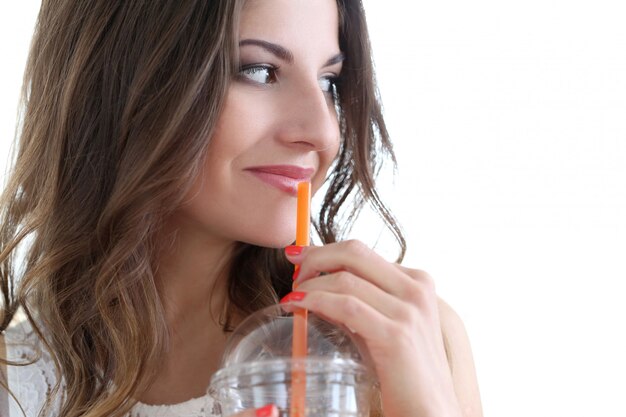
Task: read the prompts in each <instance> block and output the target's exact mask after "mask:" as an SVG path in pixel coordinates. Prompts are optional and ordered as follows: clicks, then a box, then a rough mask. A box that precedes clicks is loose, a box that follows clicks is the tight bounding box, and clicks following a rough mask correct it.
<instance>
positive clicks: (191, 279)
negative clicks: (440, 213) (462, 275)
mask: <svg viewBox="0 0 626 417" xmlns="http://www.w3.org/2000/svg"><path fill="white" fill-rule="evenodd" d="M367 39H368V38H367V31H366V27H365V19H364V16H363V12H362V8H361V5H360V2H358V1H356V0H340V1H338V2H335V1H334V0H319V1H314V2H313V1H309V0H248V1H245V2H243V1H236V0H232V1H207V0H203V1H192V0H189V1H183V2H180V1H173V0H171V1H167V0H161V1H155V0H150V1H139V0H138V1H133V2H125V1H110V0H107V1H91V2H89V4H86V3H84V2H76V1H69V0H56V1H44V4H43V6H42V9H41V12H40V15H39V20H38V25H37V29H36V34H35V38H34V42H33V45H32V50H31V54H30V58H29V63H28V68H27V73H26V88H25V95H24V97H25V115H24V125H23V130H22V132H21V138H20V144H19V154H18V156H17V160H16V163H15V167H14V171H13V173H12V177H11V180H10V183H9V185H8V187H7V189H6V190H5V193H4V196H3V200H2V215H3V218H2V229H1V236H2V237H1V239H2V253H1V257H0V261H1V262H2V270H1V271H2V289H3V294H4V307H3V310H2V329H3V330H4V332H5V340H6V345H7V351H8V352H7V354H6V356H7V357H8V359H12V360H13V361H12V362H9V364H8V367H7V368H8V385H9V389H10V390H11V392H12V393H13V394H14V395H15V396H16V397H17V398H16V399H18V400H19V401H20V403H21V406H22V407H24V409H25V411H27V414H28V413H30V414H36V413H37V412H38V411H39V409H40V408H41V407H42V406H45V407H44V408H45V410H44V414H43V415H59V416H64V417H69V416H72V417H73V416H90V417H91V416H93V417H95V416H123V415H133V416H136V415H139V416H149V415H170V416H172V415H173V416H175V415H202V414H203V413H208V410H200V409H197V408H198V407H196V406H197V404H199V402H198V398H200V397H202V396H203V395H204V394H205V392H206V387H207V385H208V382H209V379H210V376H211V375H212V374H213V373H214V372H215V371H216V369H217V367H218V364H219V359H220V356H221V354H222V352H223V349H224V342H225V339H226V337H227V334H228V330H230V329H232V327H233V326H235V325H236V324H237V323H238V322H239V321H240V320H241V319H242V318H244V317H245V316H246V315H247V314H249V313H251V312H253V311H255V310H257V309H259V308H261V307H263V306H267V305H270V304H273V303H276V302H278V300H279V299H281V298H282V299H283V301H282V302H283V303H285V304H289V305H293V306H300V307H304V308H307V309H309V310H311V311H313V312H317V313H320V314H323V315H324V316H326V317H328V318H329V319H331V320H333V321H335V322H337V323H341V324H344V325H346V326H348V327H349V328H351V329H354V331H355V332H356V333H357V334H358V335H359V337H361V338H362V340H363V341H364V343H365V346H366V347H367V349H368V350H369V354H370V356H371V357H372V361H373V364H374V367H375V371H376V374H377V377H378V379H379V381H380V399H381V400H382V401H381V402H382V413H383V414H384V415H385V416H386V417H407V416H416V417H417V416H479V415H481V411H480V400H479V397H478V390H477V387H476V380H475V375H474V370H473V364H472V359H471V353H470V350H469V345H468V342H467V338H466V336H465V333H464V330H463V326H462V324H461V322H460V320H459V318H458V317H457V316H456V315H455V314H454V312H453V311H452V310H451V309H450V308H449V307H448V306H447V305H446V304H445V303H443V302H442V301H441V300H439V299H438V298H437V296H436V293H435V291H434V286H433V282H432V280H431V278H430V277H429V276H428V275H427V274H425V273H424V272H422V271H418V270H412V269H408V268H405V267H402V266H400V265H398V264H392V263H388V262H386V261H384V260H383V259H382V258H380V257H379V256H378V255H376V254H375V253H373V252H372V251H371V250H370V249H369V248H367V247H366V246H365V245H364V244H362V243H360V242H357V241H344V242H339V240H340V238H341V236H342V234H344V233H345V232H347V229H348V228H349V224H351V222H352V221H353V219H354V217H355V216H356V214H357V213H358V211H359V209H360V208H361V207H362V206H363V205H364V204H365V203H369V204H371V205H372V206H373V207H374V208H375V209H376V210H377V211H378V212H379V213H380V214H381V217H382V218H383V220H384V221H385V222H386V224H387V225H388V227H389V228H390V229H391V230H392V232H393V233H394V234H395V235H396V237H397V239H398V241H399V243H400V246H401V248H402V250H401V256H400V259H401V257H402V254H403V253H404V239H403V238H402V235H401V233H400V231H399V229H398V227H397V226H396V224H395V223H394V221H393V218H392V217H391V215H390V214H389V212H388V211H387V209H386V208H385V206H384V205H383V204H382V203H381V202H380V200H379V198H378V195H377V193H376V191H375V189H374V173H375V172H377V170H378V167H379V162H380V161H379V160H378V159H377V157H378V155H379V154H387V155H389V156H390V157H391V159H392V160H393V153H392V149H391V145H390V143H389V141H388V135H387V132H386V129H385V125H384V122H383V119H382V116H381V113H380V106H379V104H378V102H377V99H376V91H375V84H374V80H373V73H372V66H371V62H370V61H371V57H370V52H369V44H368V40H367ZM303 179H309V180H310V181H311V183H312V188H313V191H314V192H315V191H317V190H319V189H320V188H321V187H322V185H323V183H324V182H325V181H327V182H328V188H327V192H326V196H325V197H324V201H323V204H322V206H321V210H320V213H319V214H318V217H317V221H316V223H315V225H316V230H317V232H318V235H319V238H320V240H321V241H322V243H323V244H324V245H323V246H317V247H308V248H298V247H294V246H289V244H290V243H291V242H292V241H293V237H294V236H295V230H294V229H295V218H294V217H295V198H294V195H293V187H294V183H295V182H296V181H299V180H303ZM349 200H354V201H355V204H354V206H353V208H352V209H346V208H345V205H346V204H345V203H346V202H347V201H349ZM345 210H348V211H345ZM340 215H343V219H344V220H339V219H340V217H339V216H340ZM346 218H347V219H348V221H346V220H345V219H346ZM285 246H287V247H286V249H283V248H284V247H285ZM19 253H25V263H24V265H25V266H24V268H23V270H20V269H18V268H17V263H16V262H17V261H18V260H20V259H21V258H18V254H19ZM294 264H298V265H300V273H299V276H298V277H296V278H297V279H298V282H299V288H298V292H294V293H290V288H291V286H292V276H291V275H292V274H291V272H292V271H293V265H294ZM321 272H325V274H322V275H320V273H321ZM20 274H23V277H22V278H21V280H20V282H19V283H18V282H17V281H16V277H18V276H21V275H20ZM18 307H21V308H22V309H23V310H24V312H25V314H26V316H27V317H28V320H26V321H25V322H21V323H18V324H12V325H11V326H9V322H10V321H11V320H12V318H13V316H14V314H15V312H16V310H17V309H18ZM31 329H32V330H31ZM24 339H26V340H25V342H26V343H30V344H31V345H33V344H34V345H35V346H40V347H41V354H40V355H39V356H41V357H40V358H39V359H38V360H36V361H35V362H34V363H32V364H29V365H24V366H21V367H19V366H17V365H16V364H14V363H13V362H19V359H21V362H22V363H23V362H24V357H26V358H30V356H37V355H36V352H35V353H34V354H31V353H32V351H33V350H32V349H31V350H28V348H25V347H23V346H17V344H19V343H20V342H24ZM444 340H446V341H447V343H445V344H444ZM35 351H36V349H35ZM22 353H23V354H24V355H21V354H22ZM32 359H37V358H36V357H35V358H32ZM55 365H56V367H58V368H55ZM31 377H32V379H31V380H30V381H31V382H32V383H31V384H24V383H23V382H24V381H25V379H26V378H31ZM16 381H17V382H16ZM57 382H58V384H57ZM55 387H56V388H58V389H55ZM10 403H11V404H10V406H11V407H12V408H11V410H12V412H13V411H15V410H17V406H16V405H15V401H13V400H11V401H10ZM44 403H45V404H44ZM194 407H196V408H194ZM379 411H380V410H379ZM46 413H48V414H46ZM255 414H256V415H257V416H268V415H274V416H277V411H276V409H275V407H272V406H271V405H269V406H268V407H266V408H262V409H259V410H248V411H245V412H243V413H242V415H243V416H248V415H250V416H252V415H255ZM11 416H13V414H11Z"/></svg>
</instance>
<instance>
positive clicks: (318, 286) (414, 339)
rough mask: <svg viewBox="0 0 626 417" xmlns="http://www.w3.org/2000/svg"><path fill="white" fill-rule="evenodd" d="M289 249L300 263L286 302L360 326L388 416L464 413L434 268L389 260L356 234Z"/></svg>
mask: <svg viewBox="0 0 626 417" xmlns="http://www.w3.org/2000/svg"><path fill="white" fill-rule="evenodd" d="M285 253H286V255H287V258H288V259H289V261H291V262H292V263H294V264H297V265H300V270H299V272H298V273H297V279H296V281H295V284H296V286H297V291H294V292H292V293H290V294H288V295H287V296H286V297H284V298H283V300H281V303H282V304H284V305H285V306H286V307H287V306H290V305H293V306H297V307H302V308H305V309H307V310H310V311H312V312H315V313H317V314H318V315H320V316H322V317H324V318H327V319H329V320H331V321H333V322H336V323H341V324H343V325H344V326H346V327H348V328H349V329H351V330H352V331H354V332H356V333H357V335H358V336H359V337H360V338H361V339H362V340H363V342H364V344H365V346H366V347H367V349H368V351H369V354H370V356H371V358H372V361H373V364H374V368H375V372H376V374H377V376H378V380H379V382H380V389H381V396H382V403H383V412H384V415H385V417H424V416H437V417H443V416H445V417H448V416H450V417H452V416H454V417H457V416H461V411H460V407H459V404H458V401H457V398H456V396H455V393H454V385H453V381H452V376H451V373H450V368H449V365H448V361H447V358H446V352H445V348H444V343H443V336H442V333H441V324H440V321H439V311H438V306H437V305H438V298H437V295H436V293H435V288H434V283H433V280H432V279H431V278H430V276H429V275H428V274H426V273H425V272H423V271H419V270H415V269H409V268H405V267H403V266H400V265H397V264H392V263H389V262H387V261H385V260H384V259H383V258H381V257H380V256H379V255H377V254H376V253H375V252H373V251H372V250H371V249H369V248H368V247H367V246H365V245H364V244H363V243H361V242H359V241H357V240H350V241H345V242H340V243H333V244H329V245H326V246H321V247H297V246H296V247H294V246H291V247H287V248H286V250H285ZM321 272H326V273H327V274H326V275H320V273H321Z"/></svg>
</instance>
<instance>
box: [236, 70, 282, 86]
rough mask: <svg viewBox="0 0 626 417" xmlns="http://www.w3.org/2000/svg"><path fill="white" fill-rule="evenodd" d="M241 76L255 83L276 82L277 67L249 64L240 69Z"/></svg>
mask: <svg viewBox="0 0 626 417" xmlns="http://www.w3.org/2000/svg"><path fill="white" fill-rule="evenodd" d="M239 76H241V77H243V78H244V79H246V80H249V81H252V82H254V83H258V84H271V83H274V82H276V68H274V67H271V66H268V65H254V66H248V67H244V68H242V69H241V70H240V71H239Z"/></svg>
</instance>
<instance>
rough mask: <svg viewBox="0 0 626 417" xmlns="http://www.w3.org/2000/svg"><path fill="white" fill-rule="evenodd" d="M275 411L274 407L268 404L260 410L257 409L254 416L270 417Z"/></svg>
mask: <svg viewBox="0 0 626 417" xmlns="http://www.w3.org/2000/svg"><path fill="white" fill-rule="evenodd" d="M275 409H276V406H275V405H274V404H268V405H265V406H263V407H261V408H257V409H256V411H255V414H256V417H270V416H271V415H272V414H273V413H274V410H275ZM277 414H278V413H277Z"/></svg>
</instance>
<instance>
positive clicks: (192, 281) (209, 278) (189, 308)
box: [156, 220, 236, 332]
mask: <svg viewBox="0 0 626 417" xmlns="http://www.w3.org/2000/svg"><path fill="white" fill-rule="evenodd" d="M163 236H164V241H165V242H166V244H165V245H163V248H162V249H161V251H160V255H159V262H158V265H159V266H158V270H157V272H156V282H157V285H158V288H159V293H160V295H161V299H162V302H163V307H164V310H165V315H166V321H167V324H168V327H169V328H170V329H176V330H177V332H180V331H181V330H182V329H184V328H186V327H189V326H191V327H195V325H196V324H198V323H197V321H198V319H199V320H200V321H201V323H202V324H203V326H210V327H215V326H218V327H219V316H220V314H221V313H222V310H223V308H224V305H225V302H226V301H227V278H228V272H229V267H230V260H231V258H232V255H233V252H234V248H235V245H236V243H235V242H233V241H226V240H221V239H218V238H212V237H208V236H207V234H206V233H203V231H201V230H198V228H197V227H196V228H194V226H193V225H189V224H185V223H184V222H181V221H180V220H179V221H176V222H173V221H172V222H169V223H167V225H166V229H165V231H164V234H163ZM195 330H197V329H195Z"/></svg>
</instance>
